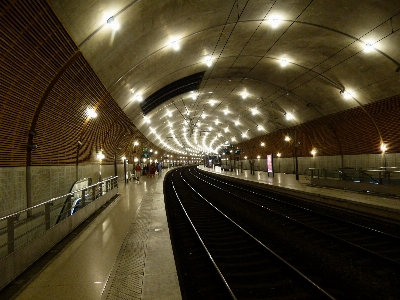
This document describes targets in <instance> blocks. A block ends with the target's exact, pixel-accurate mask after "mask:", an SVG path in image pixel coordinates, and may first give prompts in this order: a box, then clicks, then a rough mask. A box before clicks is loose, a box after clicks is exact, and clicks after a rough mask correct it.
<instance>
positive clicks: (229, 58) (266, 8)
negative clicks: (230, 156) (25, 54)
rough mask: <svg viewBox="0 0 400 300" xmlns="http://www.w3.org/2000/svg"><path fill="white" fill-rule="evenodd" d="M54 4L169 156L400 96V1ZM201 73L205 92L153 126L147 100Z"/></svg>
mask: <svg viewBox="0 0 400 300" xmlns="http://www.w3.org/2000/svg"><path fill="white" fill-rule="evenodd" d="M49 3H50V5H51V6H52V8H53V10H54V12H55V13H56V14H57V16H58V17H59V18H60V20H61V22H62V23H63V24H64V26H65V28H66V29H67V31H68V32H69V33H70V35H71V37H72V38H73V40H74V41H75V43H76V44H77V45H78V47H79V49H80V50H81V51H82V53H83V55H84V57H85V58H86V60H87V61H88V62H89V64H90V65H91V66H92V68H93V69H94V71H95V72H96V74H97V75H98V77H99V78H100V79H101V80H102V82H103V84H104V85H105V87H106V88H107V89H108V90H109V91H110V93H111V95H112V96H113V97H114V99H115V100H116V102H117V103H118V105H119V106H120V107H121V108H122V109H123V110H124V112H125V113H126V114H127V116H128V117H129V118H130V119H131V120H132V121H133V123H134V124H135V125H136V126H137V127H138V129H139V130H140V131H141V132H142V133H143V134H144V135H145V136H146V137H147V138H148V139H149V140H151V141H152V142H154V143H155V144H157V145H159V146H160V147H161V148H164V149H169V150H170V151H172V150H173V151H176V152H178V153H182V154H183V153H187V152H188V151H189V150H193V149H194V150H195V151H194V152H199V150H201V149H200V148H203V149H202V150H208V149H207V148H208V147H210V148H212V149H215V148H216V147H217V146H219V145H221V144H222V143H224V142H225V141H228V142H229V143H237V142H242V141H245V140H248V139H251V138H254V137H257V136H260V135H264V134H266V133H269V132H274V131H276V130H279V129H282V128H285V127H291V126H295V125H298V124H301V123H304V122H307V121H310V120H313V119H315V118H320V117H323V116H327V115H329V114H333V113H337V112H340V111H343V110H347V109H350V108H353V107H357V106H360V105H366V104H368V103H372V102H374V101H377V100H380V99H383V98H387V97H390V96H394V95H398V94H400V72H399V70H400V50H399V49H400V31H399V29H400V0H364V1H359V0H335V1H331V0H325V1H323V0H314V1H312V0H276V1H272V0H237V1H233V0H229V1H228V0H223V1H222V0H220V1H215V0H157V1H154V0H136V1H132V0H113V1H109V0H86V1H81V0H49ZM112 16H113V17H114V23H112V24H108V23H107V20H110V17H112ZM115 24H118V25H119V29H118V30H115V29H113V27H112V25H115ZM173 41H175V43H174V44H171V43H172V42H173ZM175 45H177V46H179V49H178V50H175V49H174V46H175ZM366 45H370V46H372V48H371V49H370V51H366V50H365V48H366ZM209 57H211V60H210V61H209V64H210V66H208V65H207V63H206V61H207V58H209ZM284 62H286V65H285V66H282V64H283V63H284ZM198 72H205V74H204V76H203V78H202V81H201V83H200V87H199V88H198V89H197V90H195V91H193V92H192V93H190V92H187V93H184V94H181V95H178V96H175V97H173V98H171V99H169V100H168V101H166V102H165V103H163V104H162V105H159V106H158V107H156V108H155V109H154V110H152V111H151V112H149V113H148V114H147V115H146V118H148V119H149V122H150V123H146V122H145V121H146V118H145V117H144V114H143V113H142V110H141V107H140V101H139V100H140V99H143V101H144V100H145V99H146V98H147V97H149V96H150V95H152V94H153V93H155V92H156V91H158V90H159V89H161V88H163V87H165V86H167V85H168V84H170V83H172V82H174V81H177V80H179V79H181V78H184V77H186V76H189V75H192V74H195V73H198ZM340 91H345V93H344V94H341V93H340ZM243 93H246V95H247V97H242V96H243ZM193 95H194V96H193ZM346 95H347V96H349V97H347V98H348V99H345V97H344V96H346ZM244 98H245V99H244ZM212 100H213V101H212ZM142 103H143V102H142ZM212 103H213V104H214V105H211V104H212ZM255 109H256V110H257V111H254V110H255ZM290 114H291V116H292V117H291V118H290V119H287V118H286V117H285V115H286V116H290ZM203 117H204V119H203ZM354 126H357V124H354Z"/></svg>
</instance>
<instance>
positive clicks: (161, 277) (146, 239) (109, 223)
mask: <svg viewBox="0 0 400 300" xmlns="http://www.w3.org/2000/svg"><path fill="white" fill-rule="evenodd" d="M165 173H166V171H165V170H164V171H163V172H162V174H161V175H160V176H156V177H155V178H144V177H142V178H141V181H140V184H137V183H136V182H133V181H132V182H129V183H128V184H126V185H125V184H124V183H120V185H119V187H118V192H119V193H120V197H119V198H118V199H117V200H116V201H115V202H114V203H113V204H111V205H110V206H109V207H107V208H106V209H105V210H104V212H103V213H102V214H100V215H99V216H98V217H97V218H96V219H95V220H94V221H93V222H92V223H91V224H90V225H89V226H88V228H87V229H86V230H85V231H84V232H82V233H81V234H80V235H79V236H77V237H76V238H75V240H74V241H73V242H72V243H71V244H69V245H68V246H67V248H66V249H64V250H63V251H62V252H61V253H60V255H59V256H58V257H56V258H55V259H54V260H53V261H52V262H51V263H49V265H48V266H47V268H46V269H45V270H44V271H43V272H41V273H40V274H39V275H38V276H37V277H36V278H35V279H34V280H32V281H31V282H30V284H29V285H27V287H26V288H25V289H24V290H23V291H22V292H21V293H20V294H19V295H18V296H17V298H16V299H19V300H20V299H41V300H47V299H57V300H61V299H68V300H70V299H76V300H79V299H82V300H91V299H145V300H150V299H157V300H159V299H166V300H168V299H171V300H172V299H173V300H179V299H181V293H180V289H179V283H178V277H177V273H176V268H175V261H174V257H173V252H172V247H171V241H170V237H169V231H168V224H167V219H166V215H165V207H164V196H163V179H164V175H165Z"/></svg>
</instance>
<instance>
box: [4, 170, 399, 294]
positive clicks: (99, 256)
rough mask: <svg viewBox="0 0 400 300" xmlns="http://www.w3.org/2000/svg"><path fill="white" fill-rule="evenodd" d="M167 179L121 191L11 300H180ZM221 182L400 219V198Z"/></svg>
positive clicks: (286, 177) (264, 177)
mask: <svg viewBox="0 0 400 300" xmlns="http://www.w3.org/2000/svg"><path fill="white" fill-rule="evenodd" d="M198 168H199V169H201V170H204V171H207V172H212V173H216V172H215V171H214V170H213V169H210V168H205V167H203V166H199V167H198ZM167 171H168V170H163V172H162V173H161V174H160V175H159V176H156V177H154V178H148V177H141V180H140V184H137V183H136V182H135V181H130V182H128V183H127V184H124V183H120V184H119V187H118V193H119V197H118V198H117V199H116V200H115V201H114V202H113V203H112V204H111V205H109V206H108V207H107V208H106V209H105V210H104V211H103V212H102V213H101V214H100V215H99V216H98V217H97V218H96V219H95V220H94V221H92V223H90V224H89V226H88V227H87V228H86V229H85V230H84V231H83V232H81V233H80V234H79V235H77V236H76V237H75V238H74V240H73V241H72V242H71V243H70V244H68V246H67V247H65V248H64V249H63V250H62V251H61V252H60V254H59V255H57V257H56V258H55V259H53V260H52V261H50V262H49V263H48V264H47V265H46V268H44V269H43V270H42V271H41V272H40V273H39V274H37V275H35V276H34V278H33V279H32V280H31V281H30V282H29V283H28V284H27V285H26V286H25V287H24V289H23V290H22V291H21V292H20V293H19V294H18V295H17V296H16V297H15V298H13V299H18V300H27V299H42V300H47V299H59V300H60V299H85V300H91V299H102V300H105V299H143V300H153V299H154V300H155V299H157V300H159V299H163V300H169V299H171V300H180V299H181V292H180V287H179V281H178V276H177V272H176V267H175V260H174V256H173V252H172V246H171V241H170V236H169V230H168V224H167V218H166V212H165V206H164V195H163V180H164V176H165V174H166V173H167ZM218 174H220V175H223V176H229V177H234V178H238V179H241V180H249V181H255V182H260V183H264V184H266V185H269V187H270V188H273V189H279V190H280V191H286V192H287V193H288V194H291V193H292V194H295V195H300V196H302V197H310V199H311V198H314V200H315V199H317V201H321V202H330V203H331V204H332V203H335V204H336V205H341V206H343V207H347V208H348V207H355V208H354V209H356V208H360V207H363V209H368V210H371V211H380V212H381V213H384V214H387V215H392V217H394V218H395V217H397V214H398V216H400V199H399V198H397V197H388V196H385V195H376V194H366V193H358V192H355V191H349V190H338V189H334V188H323V187H317V186H312V185H311V184H310V182H309V181H308V180H307V179H306V178H305V176H300V180H296V179H295V175H294V174H283V173H277V174H274V177H272V176H271V175H270V176H268V173H266V172H262V171H255V174H254V175H251V174H250V171H249V170H243V172H240V171H239V170H236V171H233V172H222V173H218ZM399 219H400V218H399ZM0 298H1V297H0Z"/></svg>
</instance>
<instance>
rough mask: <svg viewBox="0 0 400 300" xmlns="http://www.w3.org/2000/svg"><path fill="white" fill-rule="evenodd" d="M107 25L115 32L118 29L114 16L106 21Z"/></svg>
mask: <svg viewBox="0 0 400 300" xmlns="http://www.w3.org/2000/svg"><path fill="white" fill-rule="evenodd" d="M107 25H109V26H110V27H111V28H112V29H113V30H115V31H117V30H118V29H119V27H120V26H119V23H118V22H117V21H116V20H115V18H114V16H112V17H110V18H108V19H107Z"/></svg>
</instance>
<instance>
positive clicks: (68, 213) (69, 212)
mask: <svg viewBox="0 0 400 300" xmlns="http://www.w3.org/2000/svg"><path fill="white" fill-rule="evenodd" d="M71 198H72V197H71V195H68V197H67V217H69V216H70V215H72V214H71V209H72V201H71Z"/></svg>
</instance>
